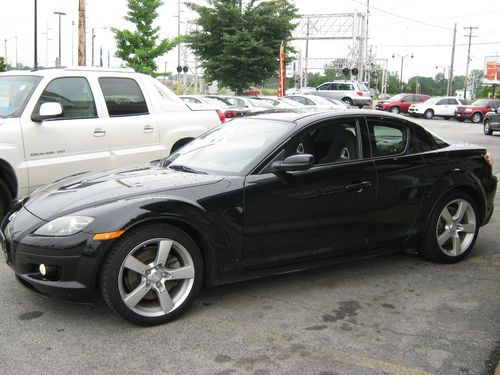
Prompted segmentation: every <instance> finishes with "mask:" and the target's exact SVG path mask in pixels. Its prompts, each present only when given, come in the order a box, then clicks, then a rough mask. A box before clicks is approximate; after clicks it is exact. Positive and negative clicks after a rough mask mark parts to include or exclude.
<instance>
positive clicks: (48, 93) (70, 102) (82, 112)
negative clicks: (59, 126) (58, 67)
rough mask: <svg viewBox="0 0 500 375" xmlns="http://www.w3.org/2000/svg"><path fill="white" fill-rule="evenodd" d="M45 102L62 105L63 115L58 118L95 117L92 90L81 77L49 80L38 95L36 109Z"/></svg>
mask: <svg viewBox="0 0 500 375" xmlns="http://www.w3.org/2000/svg"><path fill="white" fill-rule="evenodd" d="M47 102H57V103H60V104H61V105H62V107H63V115H62V116H61V117H58V119H71V118H93V117H97V111H96V108H95V103H94V97H93V95H92V91H91V90H90V86H89V83H88V82H87V80H86V79H85V78H83V77H64V78H56V79H54V80H53V81H51V82H50V83H49V84H48V85H47V87H46V88H45V90H44V91H43V93H42V95H41V96H40V99H39V100H38V103H37V106H36V111H38V110H39V109H40V105H41V104H42V103H47Z"/></svg>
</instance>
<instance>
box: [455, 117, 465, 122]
mask: <svg viewBox="0 0 500 375" xmlns="http://www.w3.org/2000/svg"><path fill="white" fill-rule="evenodd" d="M456 119H457V121H458V122H464V121H465V119H464V118H463V117H456Z"/></svg>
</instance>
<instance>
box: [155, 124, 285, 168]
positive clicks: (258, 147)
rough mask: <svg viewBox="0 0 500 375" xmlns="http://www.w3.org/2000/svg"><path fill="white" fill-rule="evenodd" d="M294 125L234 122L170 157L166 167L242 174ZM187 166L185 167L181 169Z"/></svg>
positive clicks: (209, 133)
mask: <svg viewBox="0 0 500 375" xmlns="http://www.w3.org/2000/svg"><path fill="white" fill-rule="evenodd" d="M293 126H294V125H293V124H291V123H288V122H285V121H271V120H258V119H250V118H248V119H235V120H233V121H231V126H218V127H216V128H214V129H213V130H211V131H209V132H208V133H205V134H203V135H202V136H200V137H198V138H196V139H195V140H194V141H192V142H190V143H189V144H188V145H186V146H185V147H183V148H182V149H180V150H179V151H177V152H176V153H174V154H172V155H170V156H169V157H168V159H166V160H165V161H163V163H162V164H163V166H168V167H170V168H171V169H181V170H182V169H184V170H185V167H188V168H191V169H194V170H195V171H201V172H206V173H214V174H223V175H241V174H243V173H244V171H246V170H248V169H249V167H251V166H252V164H253V163H255V162H256V161H258V160H259V159H260V158H262V157H263V155H266V154H268V153H269V152H270V150H272V149H273V148H274V147H276V145H277V144H279V143H281V142H282V141H283V138H284V137H285V135H286V134H287V133H288V132H289V131H290V129H291V128H292V127H293ZM182 166H184V168H183V167H182Z"/></svg>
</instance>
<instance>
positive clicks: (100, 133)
mask: <svg viewBox="0 0 500 375" xmlns="http://www.w3.org/2000/svg"><path fill="white" fill-rule="evenodd" d="M92 135H93V136H94V137H104V136H105V135H106V130H104V129H101V128H96V129H94V130H93V131H92Z"/></svg>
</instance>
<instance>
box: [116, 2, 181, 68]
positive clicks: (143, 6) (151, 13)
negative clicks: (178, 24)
mask: <svg viewBox="0 0 500 375" xmlns="http://www.w3.org/2000/svg"><path fill="white" fill-rule="evenodd" d="M161 4H162V2H161V0H128V9H129V10H128V12H127V15H126V16H125V17H124V18H125V20H127V21H129V22H131V23H132V24H134V25H135V30H133V31H131V30H127V29H122V30H119V29H115V28H112V29H111V30H112V31H113V33H114V34H115V39H116V56H117V57H119V58H121V59H122V60H123V61H125V62H126V64H127V66H129V67H131V68H133V69H134V70H135V71H137V72H141V73H146V74H152V73H153V72H155V70H156V63H155V58H157V57H159V56H161V55H163V54H164V53H165V52H167V51H168V50H170V49H172V48H173V47H174V46H175V45H176V44H177V43H178V42H179V40H178V39H173V40H170V39H167V38H166V39H162V40H161V41H158V39H159V36H158V31H159V29H160V28H159V27H153V22H154V21H155V19H156V18H157V17H158V12H157V9H158V7H159V6H160V5H161Z"/></svg>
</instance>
